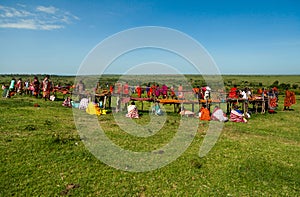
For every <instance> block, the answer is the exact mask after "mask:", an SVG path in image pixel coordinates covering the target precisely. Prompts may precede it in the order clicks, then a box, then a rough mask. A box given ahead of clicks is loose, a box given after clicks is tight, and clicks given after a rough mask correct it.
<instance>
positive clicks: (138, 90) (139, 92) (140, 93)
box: [136, 85, 142, 98]
mask: <svg viewBox="0 0 300 197" xmlns="http://www.w3.org/2000/svg"><path fill="white" fill-rule="evenodd" d="M136 92H137V95H138V97H139V98H141V96H142V87H141V86H140V85H138V86H137V87H136Z"/></svg>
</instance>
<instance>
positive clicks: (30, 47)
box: [0, 0, 300, 75]
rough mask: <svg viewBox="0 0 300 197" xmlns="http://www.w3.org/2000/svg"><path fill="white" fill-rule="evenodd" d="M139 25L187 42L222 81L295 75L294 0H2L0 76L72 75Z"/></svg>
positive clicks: (297, 11) (299, 61)
mask: <svg viewBox="0 0 300 197" xmlns="http://www.w3.org/2000/svg"><path fill="white" fill-rule="evenodd" d="M140 26H162V27H168V28H172V29H176V30H178V31H181V32H183V33H185V34H187V35H189V36H191V37H192V38H194V39H195V40H197V41H198V42H199V43H201V44H202V45H203V46H204V48H205V49H206V50H207V51H208V52H209V53H210V55H211V56H212V57H213V59H214V61H215V62H216V64H217V65H218V67H219V70H220V72H221V73H222V74H300V58H299V54H300V1H297V0H294V1H289V0H285V1H271V0H270V1H258V0H257V1H256V0H252V1H214V0H212V1H201V0H199V1H169V0H157V1H146V0H136V1H118V0H116V1H109V0H108V1H102V0H99V1H98V0H92V1H79V0H72V1H71V0H69V1H66V0H51V1H50V0H43V1H30V0H26V1H13V0H4V1H3V0H2V1H1V2H0V35H1V36H0V43H1V44H0V73H31V74H37V73H41V74H43V73H48V74H62V75H70V74H72V75H73V74H76V73H77V71H78V69H79V66H80V64H81V63H82V61H83V60H84V58H85V57H86V55H87V54H88V53H89V52H90V51H91V50H92V49H93V48H94V47H95V46H96V45H97V44H98V43H99V42H101V41H102V40H104V39H105V38H107V37H109V36H111V35H113V34H116V33H118V32H120V31H124V30H126V29H129V28H135V27H140ZM150 51H151V50H150ZM150 56H151V55H150ZM119 62H120V61H119ZM118 66H122V65H116V67H115V68H114V69H110V72H116V73H117V72H118ZM189 72H190V73H193V71H192V70H186V73H189Z"/></svg>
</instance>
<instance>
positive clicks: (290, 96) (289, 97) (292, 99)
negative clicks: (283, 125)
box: [283, 88, 296, 110]
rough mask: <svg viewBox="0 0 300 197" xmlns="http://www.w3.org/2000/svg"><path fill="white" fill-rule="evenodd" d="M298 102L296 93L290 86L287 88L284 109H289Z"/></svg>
mask: <svg viewBox="0 0 300 197" xmlns="http://www.w3.org/2000/svg"><path fill="white" fill-rule="evenodd" d="M295 103H296V96H295V93H294V92H292V91H290V90H289V89H288V88H286V90H285V98H284V109H283V110H289V109H290V107H291V106H292V105H293V104H295Z"/></svg>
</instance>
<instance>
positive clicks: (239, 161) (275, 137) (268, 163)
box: [0, 79, 300, 196]
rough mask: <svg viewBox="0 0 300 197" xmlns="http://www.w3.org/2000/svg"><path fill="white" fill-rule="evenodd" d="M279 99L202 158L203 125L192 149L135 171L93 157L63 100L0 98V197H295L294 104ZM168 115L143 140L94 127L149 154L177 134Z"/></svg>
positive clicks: (298, 184)
mask: <svg viewBox="0 0 300 197" xmlns="http://www.w3.org/2000/svg"><path fill="white" fill-rule="evenodd" d="M247 80H248V79H247ZM272 80H273V79H272ZM272 80H270V81H272ZM295 80H296V79H295ZM249 81H250V79H249ZM253 81H254V80H253ZM295 82H296V81H292V83H295ZM263 83H265V82H263ZM286 83H288V82H286ZM282 101H283V98H282V97H281V98H280V105H279V106H280V109H279V110H278V113H277V114H254V115H252V117H251V119H250V120H249V122H248V123H247V124H243V123H232V122H228V123H226V124H225V127H224V129H223V131H222V133H221V136H220V137H219V139H218V142H217V143H216V145H215V146H214V147H213V149H212V150H211V151H210V152H209V154H207V155H206V156H205V157H203V158H200V157H199V156H198V153H199V147H200V146H201V144H202V142H203V139H204V137H205V135H206V131H207V128H208V124H207V123H206V122H200V125H199V127H198V130H197V133H196V136H195V138H194V139H193V142H192V144H191V145H190V146H189V148H188V149H187V150H186V151H185V152H184V154H182V155H181V156H180V157H179V158H178V159H177V160H176V161H174V162H172V163H171V164H169V165H167V166H165V167H163V168H160V169H157V170H154V171H149V172H143V173H134V172H126V171H121V170H117V169H115V168H112V167H110V166H107V165H106V164H104V163H102V162H101V161H99V160H98V159H96V158H95V157H94V156H93V155H92V154H91V153H90V152H89V151H88V150H87V149H86V148H85V146H84V144H83V141H82V140H84V139H81V138H80V136H79V134H78V132H77V129H76V127H75V124H74V119H73V114H72V109H70V108H65V107H62V106H61V103H62V101H54V102H50V101H44V100H42V99H35V98H32V97H29V96H15V97H13V98H11V99H5V98H1V99H0V120H1V125H0V148H1V157H0V172H1V178H0V183H1V184H0V196H13V195H14V196H60V195H61V196H65V195H72V196H298V195H299V193H300V189H299V188H300V179H299V177H300V105H299V104H296V105H295V106H293V109H295V110H294V111H281V109H282V107H283V105H282ZM35 103H38V104H39V106H40V107H34V104H35ZM297 103H299V96H298V97H297ZM140 113H141V115H142V118H141V119H138V120H136V123H137V124H140V125H143V124H145V122H147V121H148V120H149V112H148V111H143V112H140ZM121 115H124V114H121ZM167 115H168V116H167V121H166V123H165V125H164V127H163V128H162V129H161V131H160V132H158V133H157V134H156V135H153V136H151V137H150V138H149V139H144V138H143V139H141V138H137V137H133V136H131V135H129V134H127V133H125V132H123V131H122V130H121V129H120V128H119V127H118V126H117V125H116V124H115V121H114V117H113V115H112V114H107V115H102V116H100V117H99V122H100V124H101V126H103V128H104V130H105V133H106V135H107V136H109V138H111V139H112V140H113V141H114V142H115V143H116V144H119V145H120V146H122V147H124V148H126V149H130V150H135V151H141V150H152V149H155V148H158V147H160V146H162V145H164V144H166V143H167V142H168V141H169V140H170V139H171V138H172V137H173V136H174V134H175V132H176V127H177V126H178V123H179V122H180V117H179V116H178V115H177V114H174V113H171V112H170V113H168V114H167Z"/></svg>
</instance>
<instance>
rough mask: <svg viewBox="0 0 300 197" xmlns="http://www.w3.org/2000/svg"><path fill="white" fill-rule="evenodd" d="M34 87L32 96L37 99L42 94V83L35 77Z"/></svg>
mask: <svg viewBox="0 0 300 197" xmlns="http://www.w3.org/2000/svg"><path fill="white" fill-rule="evenodd" d="M32 87H33V90H32V94H33V96H35V98H37V97H38V95H39V94H40V82H39V79H38V78H37V76H34V78H33V82H32Z"/></svg>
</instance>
